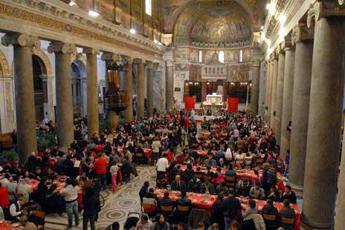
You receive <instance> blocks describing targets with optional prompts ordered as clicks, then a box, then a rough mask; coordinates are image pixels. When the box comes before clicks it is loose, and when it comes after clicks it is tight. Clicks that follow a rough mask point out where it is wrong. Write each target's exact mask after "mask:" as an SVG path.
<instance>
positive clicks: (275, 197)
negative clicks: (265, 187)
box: [267, 186, 280, 201]
mask: <svg viewBox="0 0 345 230" xmlns="http://www.w3.org/2000/svg"><path fill="white" fill-rule="evenodd" d="M267 199H271V200H272V201H279V200H280V194H279V192H278V191H277V188H276V186H273V187H271V188H270V191H269V193H268V195H267Z"/></svg>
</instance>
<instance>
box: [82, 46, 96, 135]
mask: <svg viewBox="0 0 345 230" xmlns="http://www.w3.org/2000/svg"><path fill="white" fill-rule="evenodd" d="M84 53H86V71H87V121H88V132H89V134H90V135H93V134H94V133H98V132H99V112H98V87H97V86H98V82H97V54H98V50H97V49H94V48H85V49H84Z"/></svg>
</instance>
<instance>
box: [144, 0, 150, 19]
mask: <svg viewBox="0 0 345 230" xmlns="http://www.w3.org/2000/svg"><path fill="white" fill-rule="evenodd" d="M145 13H146V14H147V15H150V16H152V0H145Z"/></svg>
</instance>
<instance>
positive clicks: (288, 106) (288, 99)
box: [280, 34, 295, 159]
mask: <svg viewBox="0 0 345 230" xmlns="http://www.w3.org/2000/svg"><path fill="white" fill-rule="evenodd" d="M294 70H295V48H294V47H293V46H292V43H291V34H290V35H288V36H287V37H286V38H285V67H284V89H283V106H282V114H281V117H282V122H281V123H282V125H281V132H280V133H281V135H280V153H281V155H282V157H283V159H284V158H285V154H286V153H287V151H288V150H290V130H289V129H288V127H289V123H290V121H291V114H292V98H293V94H292V93H293V79H294Z"/></svg>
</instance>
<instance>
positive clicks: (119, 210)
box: [45, 166, 156, 230]
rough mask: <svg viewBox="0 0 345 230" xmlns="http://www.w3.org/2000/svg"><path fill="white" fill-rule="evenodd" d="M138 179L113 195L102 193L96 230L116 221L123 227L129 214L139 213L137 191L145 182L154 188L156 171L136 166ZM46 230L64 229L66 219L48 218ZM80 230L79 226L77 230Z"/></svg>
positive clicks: (110, 192) (100, 229)
mask: <svg viewBox="0 0 345 230" xmlns="http://www.w3.org/2000/svg"><path fill="white" fill-rule="evenodd" d="M137 170H138V175H139V176H138V177H136V178H133V179H132V180H131V181H130V182H129V183H127V184H124V185H122V186H121V187H120V188H119V189H118V190H117V191H116V192H115V193H114V192H112V191H110V190H108V191H105V192H103V196H104V197H105V200H106V202H105V205H104V207H103V208H102V210H101V212H100V213H99V219H98V222H97V226H96V227H97V230H102V229H104V228H106V227H107V226H109V225H110V224H112V223H113V222H115V221H117V222H119V223H120V224H121V226H123V224H124V223H125V221H126V219H127V215H128V213H129V212H139V211H140V200H139V195H138V193H139V190H140V188H141V186H142V185H143V184H144V182H145V181H149V182H150V185H151V186H155V178H156V171H155V168H154V167H153V166H138V167H137ZM46 221H47V222H48V223H47V224H46V228H45V229H48V230H60V229H65V228H66V223H67V217H66V214H64V216H63V217H60V216H57V215H55V216H48V217H47V218H46ZM74 229H82V226H81V224H80V226H79V228H74Z"/></svg>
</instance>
